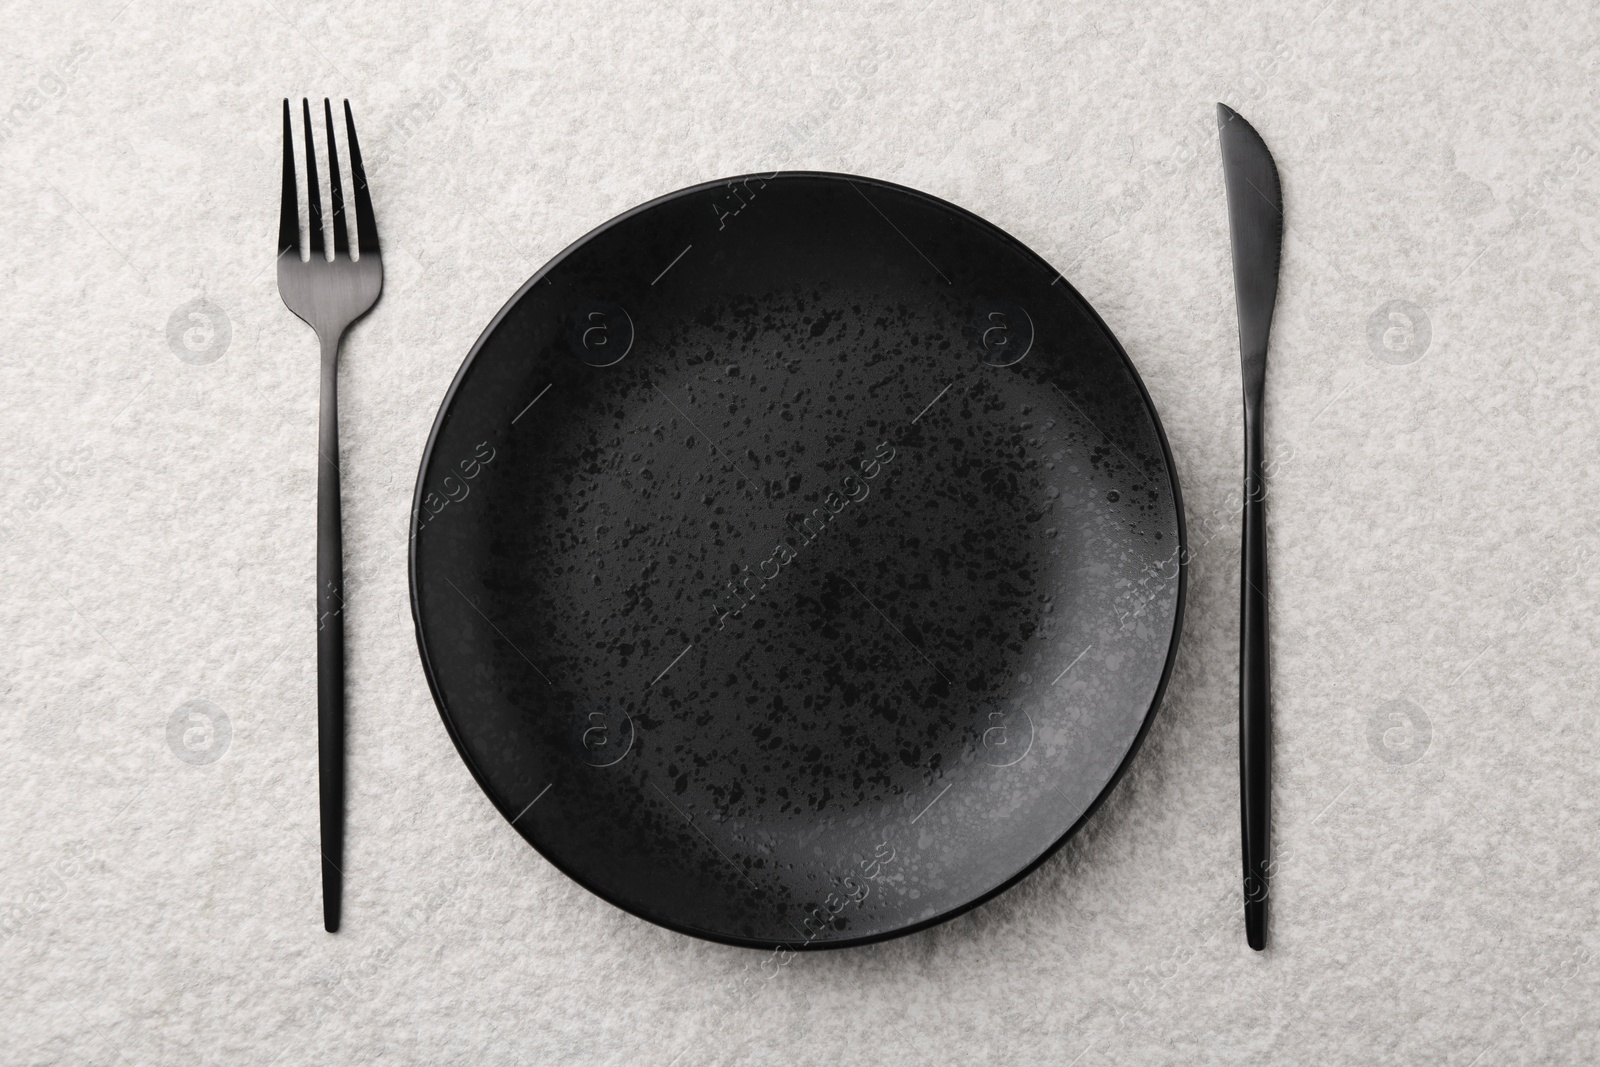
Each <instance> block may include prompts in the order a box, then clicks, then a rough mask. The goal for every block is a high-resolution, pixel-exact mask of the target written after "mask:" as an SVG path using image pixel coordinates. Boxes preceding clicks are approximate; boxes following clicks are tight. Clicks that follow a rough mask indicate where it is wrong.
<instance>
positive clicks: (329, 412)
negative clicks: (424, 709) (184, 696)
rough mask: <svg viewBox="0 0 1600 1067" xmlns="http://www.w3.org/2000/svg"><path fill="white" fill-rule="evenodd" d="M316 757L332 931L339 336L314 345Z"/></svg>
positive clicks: (338, 643) (340, 822) (336, 820)
mask: <svg viewBox="0 0 1600 1067" xmlns="http://www.w3.org/2000/svg"><path fill="white" fill-rule="evenodd" d="M317 430H318V434H317V450H318V462H317V758H318V779H319V789H320V793H321V800H322V922H323V926H325V927H326V928H327V930H328V932H329V933H334V932H336V931H337V930H338V929H339V902H340V897H341V895H342V891H343V883H344V870H343V868H344V538H343V535H342V533H341V531H340V510H339V338H338V337H334V338H333V339H332V340H331V341H323V342H322V411H321V416H320V420H319V424H318V427H317Z"/></svg>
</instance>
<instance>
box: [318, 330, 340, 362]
mask: <svg viewBox="0 0 1600 1067" xmlns="http://www.w3.org/2000/svg"><path fill="white" fill-rule="evenodd" d="M317 340H318V342H319V343H320V344H321V345H322V369H323V370H324V371H330V370H337V369H338V367H339V342H340V341H342V340H344V331H343V330H338V331H334V330H328V331H327V333H326V334H325V335H324V334H318V335H317Z"/></svg>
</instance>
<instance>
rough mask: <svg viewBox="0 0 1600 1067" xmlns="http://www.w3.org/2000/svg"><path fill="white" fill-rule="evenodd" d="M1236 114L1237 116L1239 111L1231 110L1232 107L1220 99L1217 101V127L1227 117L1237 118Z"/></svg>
mask: <svg viewBox="0 0 1600 1067" xmlns="http://www.w3.org/2000/svg"><path fill="white" fill-rule="evenodd" d="M1238 116H1239V113H1238V112H1237V111H1235V110H1233V108H1231V107H1229V106H1228V105H1227V104H1224V103H1223V102H1222V101H1220V100H1219V101H1217V125H1218V127H1221V126H1222V125H1223V124H1224V123H1226V122H1227V121H1228V120H1229V119H1233V118H1238Z"/></svg>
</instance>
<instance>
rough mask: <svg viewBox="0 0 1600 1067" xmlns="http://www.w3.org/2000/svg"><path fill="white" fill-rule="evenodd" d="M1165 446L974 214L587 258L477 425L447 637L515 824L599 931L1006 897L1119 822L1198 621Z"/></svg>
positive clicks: (453, 490) (886, 921)
mask: <svg viewBox="0 0 1600 1067" xmlns="http://www.w3.org/2000/svg"><path fill="white" fill-rule="evenodd" d="M1183 562H1184V547H1183V522H1182V508H1181V502H1180V497H1179V493H1178V487H1177V482H1176V477H1175V473H1174V470H1173V466H1172V462H1171V458H1170V455H1169V454H1168V451H1167V447H1166V442H1165V439H1164V437H1163V435H1162V431H1161V427H1160V423H1159V421H1158V419H1157V417H1156V414H1155V412H1154V409H1153V408H1152V407H1151V405H1150V401H1149V398H1148V396H1147V395H1146V394H1145V392H1144V389H1143V387H1142V385H1141V384H1140V382H1139V380H1138V376H1137V374H1136V373H1135V371H1134V369H1133V367H1132V365H1131V363H1130V362H1129V361H1128V359H1127V357H1126V355H1125V354H1124V353H1123V351H1122V349H1121V348H1120V346H1119V345H1118V344H1117V342H1116V340H1115V338H1113V337H1112V336H1111V334H1110V332H1109V330H1108V329H1107V328H1106V327H1105V325H1104V324H1103V323H1102V322H1101V321H1100V319H1099V318H1098V316H1096V315H1095V314H1094V312H1093V311H1092V310H1091V309H1090V308H1089V306H1088V305H1087V304H1086V303H1085V301H1084V300H1083V299H1082V298H1081V297H1080V296H1079V295H1078V294H1077V293H1076V292H1075V291H1074V290H1073V289H1072V288H1071V286H1070V285H1069V284H1068V283H1067V282H1066V280H1065V279H1063V278H1061V277H1060V275H1059V274H1057V273H1056V272H1055V271H1054V270H1052V269H1051V268H1050V267H1049V266H1048V265H1047V264H1046V263H1045V262H1044V261H1043V260H1041V259H1040V258H1039V257H1037V256H1036V255H1034V254H1033V253H1032V252H1030V251H1029V250H1028V249H1027V248H1025V247H1024V246H1022V245H1021V244H1020V243H1019V242H1017V241H1016V240H1015V239H1013V238H1011V237H1009V236H1008V235H1007V234H1005V233H1003V232H1002V231H1000V230H998V229H996V228H995V227H993V226H991V225H989V224H988V223H986V222H984V221H982V220H981V219H978V218H976V217H975V216H973V215H971V214H969V213H967V212H964V211H962V210H961V209H959V208H956V207H954V206H952V205H950V204H947V203H944V202H942V201H939V200H937V199H935V198H932V197H929V196H926V195H923V194H920V193H916V192H913V191H911V190H908V189H904V188H901V187H898V186H893V185H889V184H886V183H882V182H877V181H872V180H869V179H863V178H849V177H845V176H842V175H831V174H809V173H779V174H770V175H761V176H751V177H745V178H737V179H732V180H729V181H723V182H715V183H711V184H708V185H703V186H697V187H695V188H691V189H686V190H683V191H681V192H678V193H674V194H672V195H670V196H667V197H663V198H662V199H660V200H657V201H654V202H652V203H650V204H647V205H644V206H643V207H641V208H638V209H635V210H634V211H631V212H629V213H627V214H625V215H623V216H621V217H619V218H617V219H615V220H613V221H612V222H610V223H608V224H606V225H605V226H603V227H601V228H600V229H598V230H596V231H594V232H593V233H591V234H589V235H588V236H587V237H585V238H584V239H583V240H581V241H579V242H578V243H577V244H575V245H573V246H572V247H571V248H569V249H567V251H565V252H564V253H562V254H561V255H560V256H558V257H557V258H556V259H555V260H554V261H553V262H552V263H551V264H550V265H548V266H547V267H546V268H544V270H542V271H541V272H540V273H539V274H538V275H536V276H535V277H534V278H533V279H532V280H531V281H530V282H529V283H528V284H527V285H526V286H524V288H523V289H522V290H521V291H520V292H519V293H518V294H517V295H516V296H515V297H514V298H513V299H512V300H511V301H510V302H509V303H508V304H507V305H506V307H505V308H504V309H503V310H502V312H501V313H500V315H499V316H498V317H497V318H496V319H495V321H494V322H493V323H492V324H491V325H490V326H489V328H488V329H487V330H486V331H485V333H484V334H483V336H482V337H481V338H480V340H479V342H478V343H477V345H476V346H475V347H474V349H473V351H472V353H471V354H470V355H469V356H468V358H467V360H466V362H465V364H464V365H463V367H462V370H461V372H460V374H459V375H458V377H457V379H456V382H455V384H454V385H453V386H452V388H451V391H450V393H449V395H448V396H447V398H446V400H445V403H444V405H443V407H442V408H441V411H440V414H439V417H438V420H437V422H436V424H435V427H434V431H433V434H432V437H431V439H430V441H429V444H428V449H427V453H426V456H425V458H424V461H423V465H422V470H421V473H420V475H419V481H418V486H417V497H416V503H415V509H414V515H413V531H412V602H413V610H414V613H415V617H416V624H417V635H418V642H419V646H420V648H421V651H422V656H423V660H424V664H425V666H426V668H427V671H428V675H429V680H430V684H431V685H432V687H433V692H434V696H435V699H436V700H437V702H438V704H439V708H440V712H441V715H442V717H443V719H444V722H445V724H446V726H447V727H448V728H449V730H450V733H451V736H452V737H453V738H454V740H455V742H456V744H457V746H458V748H459V750H460V752H461V755H462V757H463V759H464V760H465V761H466V763H467V765H468V766H469V768H471V770H472V772H473V774H474V775H475V776H476V777H477V779H478V781H479V783H480V784H481V785H482V786H483V788H484V790H485V792H486V793H487V794H488V796H489V797H490V799H491V800H492V801H493V802H494V803H495V805H496V806H497V807H498V808H499V810H500V811H501V812H502V813H504V814H505V816H506V818H507V819H508V820H510V821H511V822H512V823H513V825H514V826H515V827H516V829H517V830H518V831H519V832H520V833H522V835H523V836H524V837H525V838H526V839H527V840H528V841H529V842H530V843H531V844H533V845H534V846H535V847H536V848H538V849H539V850H540V852H541V853H543V854H544V855H545V856H546V857H547V858H549V859H550V860H551V862H553V863H555V864H556V865H557V866H559V867H560V868H561V869H562V870H563V871H565V872H566V873H567V874H569V875H570V876H571V877H573V878H574V879H576V880H577V881H579V882H580V883H581V884H583V885H585V886H587V887H588V888H590V889H591V890H593V891H594V892H596V893H598V894H600V895H601V896H603V897H604V898H606V899H607V900H610V901H611V902H613V903H615V904H617V905H618V906H620V907H623V908H626V909H628V910H629V911H632V912H633V913H635V914H637V915H640V916H642V917H644V918H646V919H649V920H651V921H654V922H657V923H661V924H663V925H665V926H668V927H671V928H673V929H677V930H681V931H683V932H686V933H691V934H695V935H698V936H702V937H707V938H711V939H714V940H719V941H726V942H732V943H736V944H748V945H766V946H770V945H772V944H774V943H785V944H790V945H806V946H812V947H836V946H842V945H848V944H858V943H862V942H867V941H873V940H879V939H882V938H884V937H889V936H894V935H897V934H901V933H906V932H909V931H911V930H913V929H917V928H920V927H922V926H925V925H928V924H929V923H932V922H937V921H939V920H941V919H944V918H948V917H950V916H952V915H954V914H958V913H959V912H961V911H963V910H965V909H966V908H969V907H971V906H973V905H974V904H976V903H979V902H981V901H982V900H984V899H987V898H988V897H989V896H992V895H993V894H995V893H997V892H999V891H1001V890H1002V889H1004V888H1005V887H1006V886H1008V885H1010V884H1012V883H1013V882H1014V881H1016V880H1017V879H1018V878H1020V877H1021V876H1022V875H1024V874H1025V873H1026V872H1027V871H1029V870H1031V869H1032V868H1033V867H1034V866H1035V865H1037V863H1038V862H1040V861H1041V860H1042V859H1043V858H1044V857H1045V856H1047V855H1048V854H1049V853H1050V852H1051V851H1053V849H1054V848H1056V847H1057V846H1058V845H1059V844H1060V843H1061V842H1062V841H1064V840H1065V838H1066V837H1067V836H1068V835H1069V834H1070V832H1071V831H1072V829H1073V828H1074V827H1075V826H1076V825H1077V824H1078V823H1079V822H1080V820H1082V819H1083V818H1084V817H1085V815H1086V814H1087V813H1088V812H1089V811H1091V810H1092V809H1093V807H1094V806H1095V805H1096V804H1097V803H1098V801H1099V800H1100V799H1101V798H1102V797H1103V796H1104V795H1105V794H1106V792H1107V791H1108V790H1109V789H1110V788H1111V787H1112V785H1113V784H1114V783H1115V780H1116V778H1117V776H1118V775H1119V774H1120V772H1121V770H1122V769H1123V768H1124V767H1125V766H1126V763H1127V761H1128V760H1130V759H1131V758H1132V756H1133V753H1134V751H1135V750H1136V749H1137V745H1138V740H1139V739H1140V737H1142V735H1143V732H1144V730H1145V728H1146V726H1147V725H1148V722H1149V719H1150V717H1151V716H1152V715H1153V714H1154V711H1155V708H1156V706H1157V705H1158V703H1159V699H1160V693H1161V690H1162V688H1163V686H1164V684H1165V680H1166V677H1167V673H1168V671H1169V669H1170V665H1171V662H1172V657H1173V655H1174V653H1175V650H1176V644H1177V640H1178V634H1179V628H1180V621H1181V615H1182V601H1183V586H1184V569H1183Z"/></svg>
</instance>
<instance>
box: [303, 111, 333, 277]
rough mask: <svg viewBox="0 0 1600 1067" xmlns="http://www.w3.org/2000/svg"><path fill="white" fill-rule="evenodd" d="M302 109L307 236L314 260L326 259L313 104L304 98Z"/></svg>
mask: <svg viewBox="0 0 1600 1067" xmlns="http://www.w3.org/2000/svg"><path fill="white" fill-rule="evenodd" d="M300 108H301V111H302V112H303V113H304V116H305V123H306V204H307V206H308V207H310V209H311V225H310V226H309V227H308V230H309V232H308V234H307V236H309V237H310V238H311V255H312V258H318V257H322V258H326V255H327V250H326V247H325V246H324V245H323V243H322V187H321V186H320V185H318V184H317V146H316V145H315V144H313V143H312V141H311V102H310V101H309V100H307V99H306V98H305V97H303V96H302V97H301V98H300Z"/></svg>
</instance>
